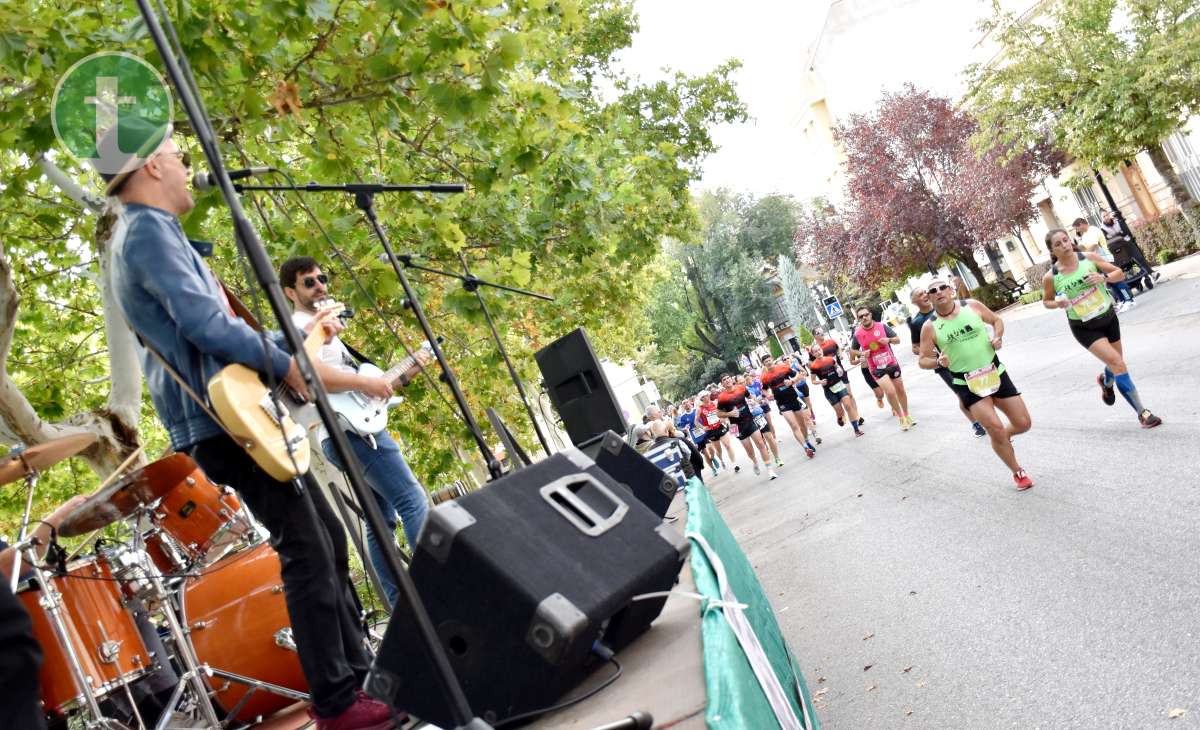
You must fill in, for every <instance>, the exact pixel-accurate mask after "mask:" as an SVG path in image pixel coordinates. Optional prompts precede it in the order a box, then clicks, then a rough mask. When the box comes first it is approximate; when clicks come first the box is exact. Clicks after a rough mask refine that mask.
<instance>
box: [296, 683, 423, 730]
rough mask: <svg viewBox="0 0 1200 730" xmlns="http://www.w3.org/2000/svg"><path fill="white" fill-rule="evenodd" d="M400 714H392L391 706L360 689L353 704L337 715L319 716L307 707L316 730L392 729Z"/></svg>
mask: <svg viewBox="0 0 1200 730" xmlns="http://www.w3.org/2000/svg"><path fill="white" fill-rule="evenodd" d="M400 715H403V713H395V714H393V712H392V708H390V707H388V706H387V705H386V704H384V703H382V702H380V701H379V700H375V699H371V698H370V697H368V696H367V695H366V694H364V693H363V692H362V690H359V691H358V696H357V698H356V699H355V700H354V704H352V705H350V706H349V707H347V708H346V709H345V710H344V711H343V712H342V714H340V715H338V716H337V717H320V716H318V715H317V713H315V712H313V709H312V708H311V707H310V708H308V716H309V717H311V718H312V719H313V720H314V721H315V722H316V726H317V730H393V728H395V727H396V722H395V718H396V717H397V716H400Z"/></svg>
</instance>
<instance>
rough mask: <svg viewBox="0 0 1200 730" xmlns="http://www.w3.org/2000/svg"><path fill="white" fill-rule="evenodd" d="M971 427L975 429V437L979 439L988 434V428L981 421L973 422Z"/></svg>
mask: <svg viewBox="0 0 1200 730" xmlns="http://www.w3.org/2000/svg"><path fill="white" fill-rule="evenodd" d="M971 429H972V430H974V431H975V438H977V439H981V438H983V437H984V436H987V429H985V428H984V427H983V424H981V423H979V422H978V421H976V422H975V423H972V424H971Z"/></svg>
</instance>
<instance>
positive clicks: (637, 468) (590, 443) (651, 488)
mask: <svg viewBox="0 0 1200 730" xmlns="http://www.w3.org/2000/svg"><path fill="white" fill-rule="evenodd" d="M579 450H580V451H582V452H583V453H585V454H587V455H588V456H589V457H591V459H592V461H595V462H596V466H598V467H600V468H601V469H603V470H604V471H605V472H606V473H607V474H608V475H609V476H610V477H612V478H613V479H616V480H617V483H619V484H620V485H621V486H623V487H625V488H626V489H628V490H629V491H630V492H632V493H633V496H635V497H637V498H638V499H640V500H641V501H642V504H644V505H646V506H647V507H649V508H650V511H651V512H653V513H654V514H656V515H658V516H659V517H666V516H667V508H668V507H670V506H671V500H672V499H674V498H675V492H676V490H678V489H679V484H678V482H676V481H675V479H674V478H672V477H671V476H670V475H669V474H667V473H666V472H665V471H663V470H662V469H660V468H658V466H656V465H655V464H654V462H652V461H650V460H649V459H647V458H646V457H645V456H642V455H641V454H640V453H638V450H637V449H635V448H633V447H632V446H630V445H629V443H628V442H627V441H625V439H623V438H621V437H620V436H618V435H617V434H615V433H613V432H612V431H605V432H604V433H602V434H600V435H599V436H594V437H592V438H590V439H588V440H587V441H584V442H583V443H582V444H580V445H579Z"/></svg>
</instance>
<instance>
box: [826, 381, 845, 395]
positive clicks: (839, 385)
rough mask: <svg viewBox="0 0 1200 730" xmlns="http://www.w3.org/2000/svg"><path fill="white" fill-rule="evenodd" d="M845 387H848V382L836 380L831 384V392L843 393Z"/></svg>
mask: <svg viewBox="0 0 1200 730" xmlns="http://www.w3.org/2000/svg"><path fill="white" fill-rule="evenodd" d="M845 389H846V384H845V383H843V382H842V381H840V380H838V381H835V382H834V384H833V385H831V386H829V392H830V393H841V392H842V391H843V390H845Z"/></svg>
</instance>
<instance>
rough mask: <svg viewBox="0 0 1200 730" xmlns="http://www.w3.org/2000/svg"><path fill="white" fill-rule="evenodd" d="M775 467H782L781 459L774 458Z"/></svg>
mask: <svg viewBox="0 0 1200 730" xmlns="http://www.w3.org/2000/svg"><path fill="white" fill-rule="evenodd" d="M775 466H783V459H781V458H779V457H778V456H777V457H775Z"/></svg>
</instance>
